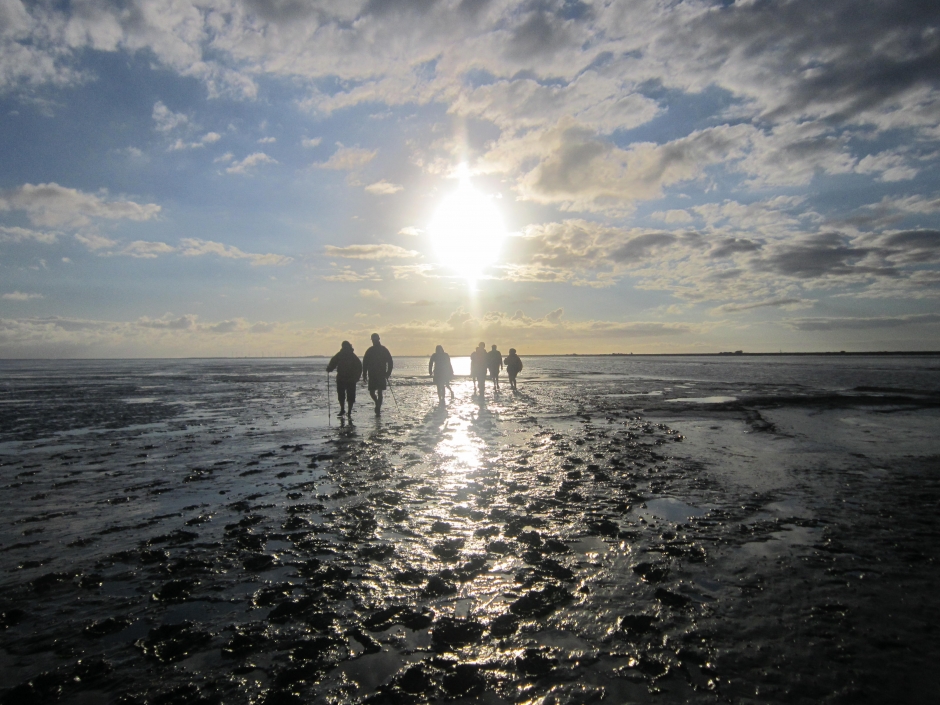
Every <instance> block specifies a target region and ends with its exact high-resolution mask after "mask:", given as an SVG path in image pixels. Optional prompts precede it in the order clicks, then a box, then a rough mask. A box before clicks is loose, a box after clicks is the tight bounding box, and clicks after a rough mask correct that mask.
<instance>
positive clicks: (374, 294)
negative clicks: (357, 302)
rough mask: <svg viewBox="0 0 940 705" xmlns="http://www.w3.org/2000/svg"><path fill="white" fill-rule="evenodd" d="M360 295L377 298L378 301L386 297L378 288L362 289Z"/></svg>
mask: <svg viewBox="0 0 940 705" xmlns="http://www.w3.org/2000/svg"><path fill="white" fill-rule="evenodd" d="M359 296H361V297H362V298H363V299H375V300H376V301H384V300H385V297H384V296H382V294H381V292H379V291H378V290H377V289H360V290H359Z"/></svg>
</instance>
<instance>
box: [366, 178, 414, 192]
mask: <svg viewBox="0 0 940 705" xmlns="http://www.w3.org/2000/svg"><path fill="white" fill-rule="evenodd" d="M404 190H405V187H404V186H402V185H400V184H392V183H389V182H388V181H386V180H385V179H382V180H381V181H376V182H375V183H374V184H369V185H368V186H366V191H367V192H368V193H371V194H375V195H377V196H390V195H391V194H393V193H398V192H399V191H404Z"/></svg>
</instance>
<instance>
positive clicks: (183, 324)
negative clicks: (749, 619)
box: [137, 313, 197, 330]
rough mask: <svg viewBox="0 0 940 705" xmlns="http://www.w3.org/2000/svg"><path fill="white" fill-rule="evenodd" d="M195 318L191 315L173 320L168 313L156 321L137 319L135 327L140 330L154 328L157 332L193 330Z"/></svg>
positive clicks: (152, 319) (146, 318)
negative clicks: (138, 327)
mask: <svg viewBox="0 0 940 705" xmlns="http://www.w3.org/2000/svg"><path fill="white" fill-rule="evenodd" d="M196 318H197V317H196V316H194V315H193V314H188V315H185V316H179V317H178V318H173V317H172V316H171V314H169V313H168V314H166V315H165V316H164V317H163V318H156V319H154V318H148V317H146V316H144V317H142V318H139V319H137V325H138V326H140V327H141V328H154V329H157V330H195V329H196Z"/></svg>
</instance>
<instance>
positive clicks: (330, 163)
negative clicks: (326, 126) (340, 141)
mask: <svg viewBox="0 0 940 705" xmlns="http://www.w3.org/2000/svg"><path fill="white" fill-rule="evenodd" d="M376 154H378V150H369V149H361V148H360V147H344V146H342V145H339V149H337V150H336V151H335V152H333V155H332V156H331V157H330V158H329V159H327V160H326V161H325V162H321V163H318V164H316V166H318V167H319V168H321V169H336V170H340V171H352V170H354V169H358V168H360V167H363V166H365V165H366V164H368V163H369V162H371V161H372V160H373V159H375V155H376Z"/></svg>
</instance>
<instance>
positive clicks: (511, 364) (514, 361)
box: [428, 343, 522, 404]
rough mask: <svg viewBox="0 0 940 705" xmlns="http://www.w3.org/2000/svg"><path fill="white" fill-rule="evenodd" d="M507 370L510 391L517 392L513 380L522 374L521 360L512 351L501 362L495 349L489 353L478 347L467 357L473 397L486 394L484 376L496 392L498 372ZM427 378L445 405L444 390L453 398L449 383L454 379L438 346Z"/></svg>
mask: <svg viewBox="0 0 940 705" xmlns="http://www.w3.org/2000/svg"><path fill="white" fill-rule="evenodd" d="M503 367H505V368H506V374H508V375H509V385H510V386H511V387H512V389H513V391H515V389H516V376H517V375H518V374H519V373H520V372H521V371H522V360H521V359H520V358H519V356H518V355H517V354H516V349H515V348H509V354H508V355H507V356H506V359H505V361H504V360H503V354H502V353H501V352H500V351H499V350H497V349H496V346H495V345H494V346H493V347H492V348H491V349H490V351H489V352H487V351H486V345H485V344H484V343H480V344H479V345H477V349H476V350H474V351H473V352H472V353H470V376H471V377H472V378H473V393H474V395H479V396H481V397H482V396H483V395H484V393H485V392H486V373H487V372H489V375H490V379H491V380H493V387H494V388H495V389H496V391H499V371H500V370H502V369H503ZM428 374H429V375H431V377H433V378H434V384H436V385H437V398H438V399H439V400H440V402H441V403H442V404H443V403H444V390H445V389H447V390H448V391H450V398H451V399H453V398H454V390H453V389H451V388H450V381H451V380H452V379H453V378H454V367H453V365H451V363H450V355H448V354H447V353H446V352H444V348H443V346H441V345H438V346H437V349H436V350H435V351H434V354H433V355H431V359H430V360H428Z"/></svg>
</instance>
